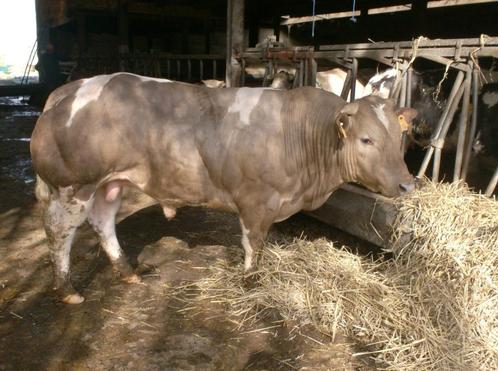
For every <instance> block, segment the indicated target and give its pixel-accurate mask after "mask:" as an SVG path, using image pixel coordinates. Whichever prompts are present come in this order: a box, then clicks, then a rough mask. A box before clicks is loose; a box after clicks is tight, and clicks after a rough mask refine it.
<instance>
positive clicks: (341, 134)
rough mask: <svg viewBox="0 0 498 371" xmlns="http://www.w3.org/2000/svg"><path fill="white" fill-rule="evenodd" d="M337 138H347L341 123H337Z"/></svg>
mask: <svg viewBox="0 0 498 371" xmlns="http://www.w3.org/2000/svg"><path fill="white" fill-rule="evenodd" d="M339 136H340V137H343V138H347V137H348V136H347V135H346V130H344V126H343V123H342V122H341V121H339Z"/></svg>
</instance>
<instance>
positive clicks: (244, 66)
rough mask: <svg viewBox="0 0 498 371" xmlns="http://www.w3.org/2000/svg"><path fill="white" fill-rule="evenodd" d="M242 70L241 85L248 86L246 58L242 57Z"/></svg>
mask: <svg viewBox="0 0 498 371" xmlns="http://www.w3.org/2000/svg"><path fill="white" fill-rule="evenodd" d="M241 66H242V71H241V74H240V80H241V81H240V86H246V60H245V59H244V58H242V63H241Z"/></svg>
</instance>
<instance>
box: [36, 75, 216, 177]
mask: <svg viewBox="0 0 498 371" xmlns="http://www.w3.org/2000/svg"><path fill="white" fill-rule="evenodd" d="M206 91H207V89H202V88H201V89H200V88H199V87H196V86H193V85H188V84H183V83H175V82H170V81H168V80H159V79H149V78H143V77H139V76H136V75H130V74H116V75H101V76H96V77H94V78H91V79H86V80H81V81H78V82H75V83H71V84H68V85H65V86H63V87H61V88H59V89H57V90H56V91H54V92H53V93H52V94H51V96H50V98H49V100H48V102H47V104H46V107H45V110H44V112H43V113H42V115H41V116H40V118H39V120H38V122H37V124H36V127H35V130H34V132H33V136H32V142H31V152H32V157H33V165H34V168H35V171H36V172H37V173H38V174H40V175H41V177H42V178H43V179H45V180H47V181H48V182H50V183H51V184H53V185H68V184H87V183H96V182H98V181H99V180H100V179H102V178H103V177H105V176H106V175H107V174H109V173H111V172H120V171H125V170H127V169H130V168H133V167H140V168H141V169H142V172H144V171H147V172H157V171H159V170H160V168H163V167H164V166H163V164H165V163H173V162H174V161H173V160H175V159H176V160H179V163H182V161H183V165H184V166H183V167H185V165H186V161H185V159H184V160H182V157H185V155H184V154H185V153H193V152H195V127H196V125H198V124H199V122H201V121H207V120H208V119H209V117H213V113H212V112H211V110H212V106H211V105H210V103H209V101H208V100H206V97H205V94H206ZM168 159H169V160H170V161H168ZM190 160H191V161H190V164H191V165H192V166H197V165H196V164H193V163H192V159H190ZM194 160H196V161H198V159H194ZM169 170H171V171H173V172H175V171H176V172H177V171H179V170H180V169H178V166H176V167H175V168H172V169H169Z"/></svg>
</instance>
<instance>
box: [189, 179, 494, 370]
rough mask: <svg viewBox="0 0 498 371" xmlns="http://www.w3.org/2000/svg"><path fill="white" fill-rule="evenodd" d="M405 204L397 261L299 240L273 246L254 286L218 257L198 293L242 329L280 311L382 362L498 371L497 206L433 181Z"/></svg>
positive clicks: (394, 246)
mask: <svg viewBox="0 0 498 371" xmlns="http://www.w3.org/2000/svg"><path fill="white" fill-rule="evenodd" d="M397 204H398V208H399V217H398V220H397V222H396V225H395V228H394V234H393V239H392V243H391V247H390V251H389V252H390V253H391V254H390V255H392V257H390V258H389V259H386V260H384V261H376V262H375V261H371V260H368V259H366V258H362V257H359V256H357V255H355V254H352V253H350V252H349V251H348V250H347V249H345V248H342V249H337V248H335V247H334V246H333V245H332V243H330V242H328V241H325V240H317V241H305V240H302V239H298V240H295V241H294V242H292V243H290V244H286V245H285V246H276V245H270V246H266V247H265V249H264V251H263V254H262V256H261V260H260V265H259V271H258V273H257V275H256V279H257V284H256V285H255V286H254V287H253V288H247V286H246V285H244V283H243V277H242V275H241V274H240V269H241V268H240V267H234V266H233V265H232V264H231V263H227V262H220V263H219V265H217V266H215V267H213V268H212V274H211V275H209V276H208V277H207V278H206V279H203V280H202V281H199V282H196V283H195V285H196V286H197V287H199V288H200V293H201V294H200V296H199V298H200V299H201V300H210V301H216V302H222V303H224V304H225V305H226V308H227V311H228V312H229V313H232V314H235V315H237V316H239V318H241V326H244V325H249V324H252V323H253V322H254V321H257V320H258V319H261V318H262V317H264V316H265V315H267V314H269V313H270V312H271V311H274V310H278V312H279V313H280V315H281V316H282V317H283V318H284V319H289V320H293V322H297V323H299V324H300V325H309V324H312V325H313V326H315V327H316V328H317V329H319V330H320V331H321V332H323V333H326V334H329V335H330V336H332V338H334V337H335V336H336V334H338V333H341V334H346V335H347V336H349V337H350V338H352V339H354V340H355V341H356V342H358V343H359V344H361V345H362V346H364V347H365V348H366V349H367V350H368V351H366V352H363V353H361V354H363V355H365V354H368V355H369V356H370V357H372V358H374V359H375V361H376V362H377V364H378V365H379V367H381V368H386V369H392V370H412V369H422V370H428V369H438V370H439V369H462V370H476V369H482V370H491V369H498V203H497V202H496V201H494V200H492V199H488V198H485V197H484V196H481V195H477V194H474V193H471V192H470V191H469V190H468V189H467V188H466V187H465V186H463V185H460V184H438V185H434V184H431V183H428V184H426V186H425V187H424V188H423V189H421V190H419V191H417V192H415V193H413V194H412V195H410V196H407V197H404V198H402V199H400V200H399V201H398V202H397ZM356 355H359V354H356Z"/></svg>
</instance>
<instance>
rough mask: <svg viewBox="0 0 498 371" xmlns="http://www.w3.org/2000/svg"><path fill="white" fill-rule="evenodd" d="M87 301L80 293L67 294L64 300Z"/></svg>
mask: <svg viewBox="0 0 498 371" xmlns="http://www.w3.org/2000/svg"><path fill="white" fill-rule="evenodd" d="M84 301H85V298H84V297H83V296H81V295H80V294H70V295H66V296H65V297H64V299H62V302H63V303H65V304H81V303H83V302H84Z"/></svg>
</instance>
